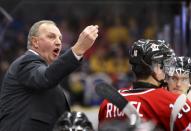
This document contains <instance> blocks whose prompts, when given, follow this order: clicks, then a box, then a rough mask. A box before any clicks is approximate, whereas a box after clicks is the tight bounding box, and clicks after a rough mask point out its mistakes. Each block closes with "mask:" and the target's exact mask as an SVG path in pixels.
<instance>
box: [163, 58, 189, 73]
mask: <svg viewBox="0 0 191 131" xmlns="http://www.w3.org/2000/svg"><path fill="white" fill-rule="evenodd" d="M173 59H174V61H173V62H171V63H168V64H165V72H166V74H168V75H169V76H173V75H174V73H176V74H178V75H181V74H188V75H190V73H191V70H190V69H191V59H190V58H189V57H186V56H179V57H174V58H173Z"/></svg>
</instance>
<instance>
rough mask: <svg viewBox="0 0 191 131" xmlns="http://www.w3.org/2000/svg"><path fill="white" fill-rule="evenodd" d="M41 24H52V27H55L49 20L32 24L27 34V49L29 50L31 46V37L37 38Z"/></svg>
mask: <svg viewBox="0 0 191 131" xmlns="http://www.w3.org/2000/svg"><path fill="white" fill-rule="evenodd" d="M42 24H53V25H56V23H55V22H53V21H51V20H41V21H38V22H36V23H34V24H33V25H32V27H31V28H30V31H29V34H28V41H27V49H30V48H31V45H32V43H31V39H32V37H33V36H38V33H39V32H38V31H39V27H40V26H41V25H42Z"/></svg>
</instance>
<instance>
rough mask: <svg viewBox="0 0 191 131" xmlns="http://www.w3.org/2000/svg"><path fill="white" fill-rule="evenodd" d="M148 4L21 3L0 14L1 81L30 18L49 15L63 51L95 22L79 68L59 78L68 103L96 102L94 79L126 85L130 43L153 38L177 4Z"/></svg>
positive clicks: (129, 76)
mask: <svg viewBox="0 0 191 131" xmlns="http://www.w3.org/2000/svg"><path fill="white" fill-rule="evenodd" d="M149 4H150V3H147V4H144V3H139V4H132V3H118V4H116V3H105V4H100V3H96V2H95V3H89V4H88V3H87V4H84V3H83V4H80V3H75V4H72V3H50V5H49V4H47V3H46V4H43V3H41V4H37V3H24V4H23V5H22V4H21V6H20V7H19V8H18V9H17V11H15V12H13V14H14V15H13V21H11V22H9V21H7V20H6V18H5V17H4V16H3V15H2V14H0V19H1V20H0V35H1V37H0V83H1V81H2V78H3V76H4V73H5V72H6V70H7V68H8V67H9V64H10V63H11V62H12V61H13V60H14V59H15V58H16V57H18V56H19V55H21V54H22V53H23V52H25V51H26V50H27V49H26V45H27V35H28V31H29V27H30V26H31V24H32V23H34V22H35V21H38V20H42V19H50V20H54V21H55V22H56V23H57V25H58V27H59V28H60V30H61V32H62V35H63V41H62V43H63V52H64V50H65V49H67V48H69V47H71V46H72V45H73V44H74V43H75V42H76V40H77V36H78V34H79V32H81V31H82V29H83V28H84V27H85V26H87V25H89V24H97V25H99V30H100V33H99V38H98V39H97V40H96V43H95V45H94V46H93V47H92V48H91V49H90V50H89V51H88V53H87V54H86V55H85V57H84V61H85V62H84V63H83V65H82V66H81V68H80V69H78V70H77V71H76V72H74V73H73V74H71V75H70V76H69V77H68V78H64V79H63V82H62V85H64V86H65V87H66V85H67V87H68V88H65V89H66V91H67V92H68V94H69V96H70V97H71V104H80V105H85V106H92V105H98V104H100V101H101V99H100V98H99V97H98V96H97V95H96V94H95V92H94V88H93V87H94V85H95V83H96V82H99V81H106V82H108V83H112V84H113V85H115V87H116V88H123V87H128V86H130V85H131V83H132V82H133V81H134V79H135V78H134V75H133V74H132V72H131V66H130V64H129V62H128V57H129V56H128V53H129V47H130V45H131V44H132V42H133V41H136V40H138V39H140V38H149V39H155V38H158V37H159V33H160V32H161V31H162V30H161V29H162V27H164V26H165V25H166V24H167V23H170V22H171V21H172V20H173V18H174V16H175V15H176V13H179V12H178V10H180V9H179V8H180V5H181V3H171V4H167V5H165V4H160V3H157V4H156V3H153V4H152V6H150V5H149ZM50 6H51V7H50ZM172 7H174V8H172ZM31 9H33V11H32V13H31ZM34 9H35V10H34ZM29 12H30V13H29Z"/></svg>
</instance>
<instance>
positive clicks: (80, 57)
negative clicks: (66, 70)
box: [72, 51, 83, 60]
mask: <svg viewBox="0 0 191 131" xmlns="http://www.w3.org/2000/svg"><path fill="white" fill-rule="evenodd" d="M72 52H73V51H72ZM73 54H74V56H75V57H76V59H77V60H81V59H82V57H83V55H77V54H76V53H74V52H73Z"/></svg>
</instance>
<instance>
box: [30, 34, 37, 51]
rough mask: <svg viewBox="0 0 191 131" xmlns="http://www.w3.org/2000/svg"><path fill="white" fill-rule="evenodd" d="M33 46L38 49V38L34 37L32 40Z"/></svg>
mask: <svg viewBox="0 0 191 131" xmlns="http://www.w3.org/2000/svg"><path fill="white" fill-rule="evenodd" d="M31 44H32V46H33V47H34V48H36V49H37V48H38V39H37V37H34V36H33V37H32V38H31Z"/></svg>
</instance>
